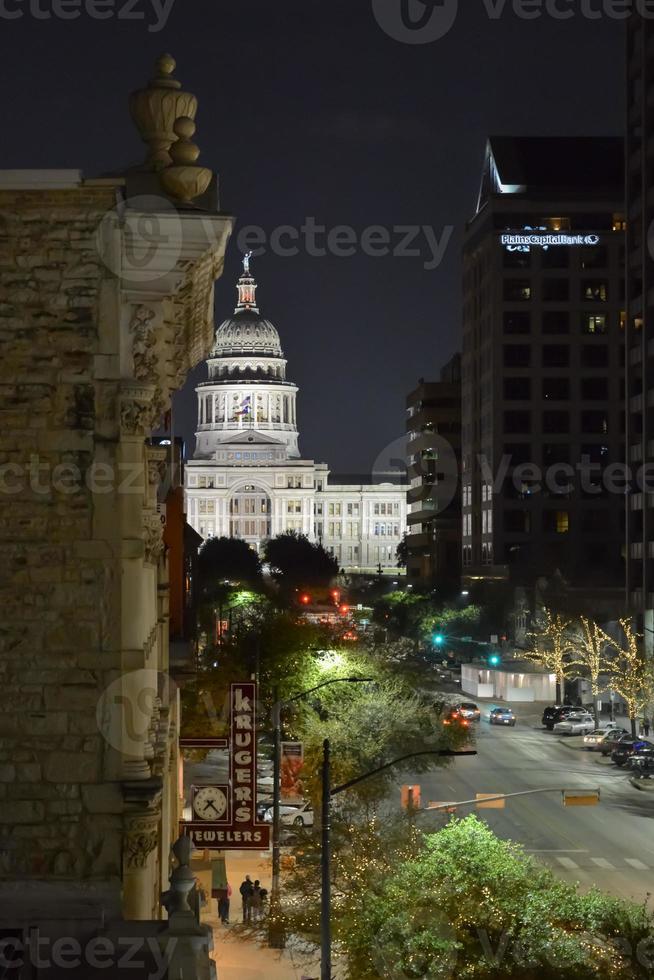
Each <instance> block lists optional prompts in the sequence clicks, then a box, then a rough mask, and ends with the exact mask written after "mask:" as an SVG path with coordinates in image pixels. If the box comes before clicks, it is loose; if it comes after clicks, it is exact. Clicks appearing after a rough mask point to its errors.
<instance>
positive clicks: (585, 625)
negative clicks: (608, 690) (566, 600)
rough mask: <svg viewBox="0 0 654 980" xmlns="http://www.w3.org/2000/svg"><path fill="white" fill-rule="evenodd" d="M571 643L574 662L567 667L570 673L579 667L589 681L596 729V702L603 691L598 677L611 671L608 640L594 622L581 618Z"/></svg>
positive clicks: (597, 716)
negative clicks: (572, 644)
mask: <svg viewBox="0 0 654 980" xmlns="http://www.w3.org/2000/svg"><path fill="white" fill-rule="evenodd" d="M572 641H573V643H574V660H571V661H569V662H568V665H567V666H568V668H569V670H570V671H572V670H573V668H574V667H580V668H581V670H582V672H583V676H584V677H586V678H587V679H588V680H589V681H590V688H591V692H592V696H593V712H594V715H595V727H596V728H598V727H599V721H600V718H599V709H598V707H597V700H598V697H599V695H600V694H601V693H602V691H603V690H604V688H603V686H602V684H601V682H600V677H601V675H602V674H606V673H607V672H609V671H610V670H611V669H612V664H611V661H610V660H609V658H608V656H607V647H608V646H609V644H610V640H609V639H608V637H607V635H606V633H605V632H604V630H603V629H601V628H600V627H599V626H598V625H597V623H596V622H594V620H591V619H587V618H586V616H582V617H581V618H580V620H579V623H578V624H577V626H576V628H575V630H574V632H573V634H572Z"/></svg>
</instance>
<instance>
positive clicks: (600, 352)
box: [581, 344, 609, 368]
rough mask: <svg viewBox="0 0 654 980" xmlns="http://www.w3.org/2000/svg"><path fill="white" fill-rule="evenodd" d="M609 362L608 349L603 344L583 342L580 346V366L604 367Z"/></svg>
mask: <svg viewBox="0 0 654 980" xmlns="http://www.w3.org/2000/svg"><path fill="white" fill-rule="evenodd" d="M608 363H609V350H608V347H607V346H606V345H605V344H585V345H584V346H583V347H582V348H581V364H582V367H589V368H604V367H607V366H608Z"/></svg>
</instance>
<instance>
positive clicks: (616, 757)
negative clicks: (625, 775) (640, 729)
mask: <svg viewBox="0 0 654 980" xmlns="http://www.w3.org/2000/svg"><path fill="white" fill-rule="evenodd" d="M643 749H654V743H652V742H646V741H645V740H644V739H641V738H631V737H628V738H621V739H620V741H619V742H618V744H617V745H616V747H615V748H614V749H613V752H611V758H612V759H613V761H614V762H615V764H616V766H620V767H621V768H622V766H624V765H626V764H627V762H628V760H629V758H630V756H632V755H635V754H636V753H639V752H641V751H642V750H643Z"/></svg>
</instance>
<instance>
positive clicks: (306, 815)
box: [281, 803, 313, 827]
mask: <svg viewBox="0 0 654 980" xmlns="http://www.w3.org/2000/svg"><path fill="white" fill-rule="evenodd" d="M281 822H282V824H283V825H284V826H285V827H289V826H294V827H313V807H312V805H311V803H301V804H300V806H298V807H295V808H294V811H293V813H285V814H284V815H283V816H282V818H281Z"/></svg>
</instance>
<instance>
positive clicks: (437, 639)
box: [432, 633, 445, 647]
mask: <svg viewBox="0 0 654 980" xmlns="http://www.w3.org/2000/svg"><path fill="white" fill-rule="evenodd" d="M444 640H445V637H444V636H443V634H442V633H434V635H433V636H432V641H433V644H434V646H436V647H442V646H443V642H444Z"/></svg>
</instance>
